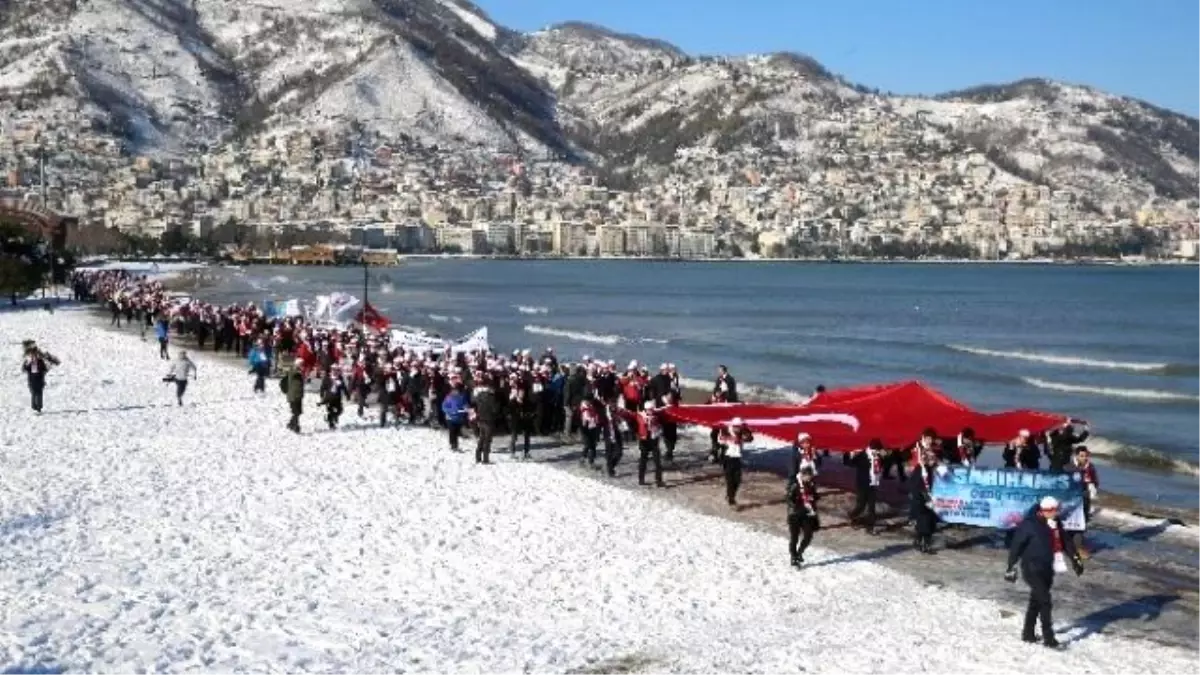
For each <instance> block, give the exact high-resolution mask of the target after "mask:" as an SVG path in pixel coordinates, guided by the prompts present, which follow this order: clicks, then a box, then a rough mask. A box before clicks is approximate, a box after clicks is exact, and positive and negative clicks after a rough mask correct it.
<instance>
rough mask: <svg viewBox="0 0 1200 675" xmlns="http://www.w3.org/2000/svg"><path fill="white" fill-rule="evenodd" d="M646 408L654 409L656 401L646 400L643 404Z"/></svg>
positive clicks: (643, 407)
mask: <svg viewBox="0 0 1200 675" xmlns="http://www.w3.org/2000/svg"><path fill="white" fill-rule="evenodd" d="M642 409H644V410H654V401H646V402H645V403H643V404H642Z"/></svg>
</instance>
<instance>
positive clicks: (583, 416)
mask: <svg viewBox="0 0 1200 675" xmlns="http://www.w3.org/2000/svg"><path fill="white" fill-rule="evenodd" d="M599 405H600V404H599V402H597V401H596V400H595V399H593V398H590V397H589V398H585V399H583V400H582V401H580V403H579V406H578V410H579V413H578V414H579V434H580V436H581V437H582V439H583V453H582V455H581V456H580V458H579V462H580V463H581V464H582V463H585V462H586V463H587V465H588V466H590V467H592V468H593V469H594V468H596V448H597V447H598V446H599V444H600V431H601V430H600V427H601V419H600V417H601V416H600V411H599V409H598V408H599Z"/></svg>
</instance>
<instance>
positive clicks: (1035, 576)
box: [1004, 497, 1083, 648]
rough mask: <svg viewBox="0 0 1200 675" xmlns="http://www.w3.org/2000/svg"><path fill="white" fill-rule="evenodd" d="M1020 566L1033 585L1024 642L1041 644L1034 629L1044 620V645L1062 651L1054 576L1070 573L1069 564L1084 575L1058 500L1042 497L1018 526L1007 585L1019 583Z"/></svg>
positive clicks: (1011, 549) (1008, 568) (1026, 617)
mask: <svg viewBox="0 0 1200 675" xmlns="http://www.w3.org/2000/svg"><path fill="white" fill-rule="evenodd" d="M1018 562H1019V563H1020V564H1021V576H1023V577H1025V583H1026V584H1028V585H1029V606H1028V608H1027V609H1026V610H1025V627H1024V628H1023V629H1022V631H1021V639H1022V640H1024V641H1025V642H1037V636H1036V635H1035V634H1034V628H1035V627H1036V624H1037V621H1038V619H1039V618H1040V619H1041V622H1042V644H1044V645H1046V646H1047V647H1052V648H1053V647H1058V640H1057V639H1055V637H1054V625H1053V617H1052V614H1053V609H1054V601H1053V600H1052V599H1051V597H1050V587H1051V586H1053V585H1054V575H1055V574H1056V573H1060V572H1066V571H1067V566H1068V564H1069V565H1070V567H1071V568H1072V569H1074V571H1075V574H1076V575H1081V574H1083V562H1082V560H1080V558H1079V554H1078V552H1077V551H1076V550H1075V544H1074V543H1073V542H1072V541H1071V538H1070V537H1068V536H1067V533H1066V532H1065V531H1064V530H1063V524H1062V521H1061V520H1059V518H1058V500H1057V499H1055V498H1054V497H1042V501H1041V502H1040V503H1038V505H1037V507H1036V511H1035V512H1034V513H1032V514H1030V516H1027V517H1026V518H1025V520H1023V521H1021V524H1020V525H1018V526H1017V529H1016V532H1015V534H1014V536H1013V542H1012V546H1011V547H1010V548H1009V550H1008V566H1007V571H1005V573H1004V579H1005V581H1008V582H1009V583H1013V582H1015V581H1016V580H1017V563H1018Z"/></svg>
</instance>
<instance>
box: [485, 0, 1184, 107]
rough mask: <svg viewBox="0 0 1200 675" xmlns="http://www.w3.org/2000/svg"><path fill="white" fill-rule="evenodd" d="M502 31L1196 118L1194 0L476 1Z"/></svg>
mask: <svg viewBox="0 0 1200 675" xmlns="http://www.w3.org/2000/svg"><path fill="white" fill-rule="evenodd" d="M475 4H476V5H478V6H479V7H481V8H483V9H484V11H486V12H488V14H490V15H491V18H492V19H493V20H494V21H496V22H498V23H500V24H502V25H505V26H507V27H509V28H513V29H516V30H520V31H532V30H537V29H539V28H544V27H545V26H548V25H550V24H554V23H560V22H563V21H587V22H590V23H596V24H600V25H602V26H605V27H608V28H610V29H613V30H617V31H620V32H626V33H636V34H638V35H643V36H646V37H655V38H662V39H665V40H667V41H668V42H671V43H673V44H675V45H677V46H678V47H680V48H682V49H683V50H684V51H686V52H688V53H691V54H748V53H763V52H774V51H794V52H801V53H804V54H808V55H809V56H812V57H814V58H816V59H817V60H818V61H820V62H821V63H822V64H824V65H825V67H827V68H829V69H830V70H832V71H833V72H835V73H839V74H841V75H843V76H845V77H846V78H848V79H849V80H851V81H852V82H857V83H860V84H864V85H866V86H868V87H877V88H879V89H880V90H883V91H892V92H895V93H901V94H933V93H940V92H945V91H951V90H954V89H962V88H965V87H970V86H974V85H978V84H990V83H1001V82H1009V81H1012V80H1018V79H1021V78H1024V77H1047V78H1051V79H1055V80H1062V81H1066V82H1072V83H1078V84H1087V85H1091V86H1094V87H1097V88H1099V89H1102V90H1105V91H1109V92H1112V93H1115V94H1122V95H1126V96H1133V97H1136V98H1140V99H1143V100H1146V101H1149V102H1150V103H1154V104H1156V105H1159V106H1162V107H1164V108H1169V109H1171V110H1176V111H1179V112H1182V113H1185V114H1188V115H1191V116H1193V117H1196V116H1198V114H1200V46H1198V43H1200V38H1198V35H1200V33H1198V30H1200V2H1197V0H592V1H590V2H585V1H583V0H475Z"/></svg>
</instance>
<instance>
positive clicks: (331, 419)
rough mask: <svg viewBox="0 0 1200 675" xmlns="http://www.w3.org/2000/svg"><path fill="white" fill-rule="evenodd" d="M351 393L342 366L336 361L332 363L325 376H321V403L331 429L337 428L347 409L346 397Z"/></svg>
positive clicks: (326, 421)
mask: <svg viewBox="0 0 1200 675" xmlns="http://www.w3.org/2000/svg"><path fill="white" fill-rule="evenodd" d="M349 395H350V387H349V385H347V384H346V378H345V377H343V376H342V367H341V366H340V365H338V364H336V363H335V364H333V365H331V366H330V367H329V369H328V370H326V371H325V377H323V378H321V388H320V393H319V396H320V401H321V403H320V405H322V406H324V407H325V423H326V424H328V425H329V428H330V429H336V428H337V426H338V421H339V420H341V418H342V412H343V411H344V410H345V402H346V397H347V396H349Z"/></svg>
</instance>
